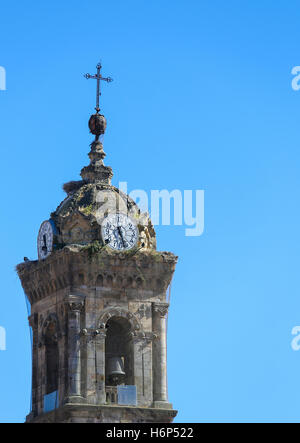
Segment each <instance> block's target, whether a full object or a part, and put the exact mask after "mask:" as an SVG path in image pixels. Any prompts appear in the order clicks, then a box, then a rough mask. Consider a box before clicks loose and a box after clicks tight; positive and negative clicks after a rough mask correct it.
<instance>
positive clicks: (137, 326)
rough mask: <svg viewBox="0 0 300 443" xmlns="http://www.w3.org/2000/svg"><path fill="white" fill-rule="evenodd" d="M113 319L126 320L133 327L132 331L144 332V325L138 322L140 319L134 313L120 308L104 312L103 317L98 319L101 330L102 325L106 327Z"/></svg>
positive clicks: (110, 308) (111, 308) (107, 309)
mask: <svg viewBox="0 0 300 443" xmlns="http://www.w3.org/2000/svg"><path fill="white" fill-rule="evenodd" d="M111 317H123V318H126V319H127V320H128V321H129V323H130V325H131V331H140V330H142V325H141V323H140V321H139V320H138V318H137V317H136V316H135V315H134V314H133V313H132V312H130V311H128V310H127V309H125V308H121V307H118V306H115V307H109V308H106V309H104V311H103V312H102V314H101V316H100V317H99V319H98V325H99V328H101V325H102V324H104V325H106V323H107V322H108V320H109V319H110V318H111Z"/></svg>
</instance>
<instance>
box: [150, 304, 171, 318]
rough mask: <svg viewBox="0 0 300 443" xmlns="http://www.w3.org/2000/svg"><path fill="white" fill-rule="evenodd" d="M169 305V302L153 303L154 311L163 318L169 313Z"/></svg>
mask: <svg viewBox="0 0 300 443" xmlns="http://www.w3.org/2000/svg"><path fill="white" fill-rule="evenodd" d="M169 306H170V305H169V303H153V308H154V312H157V313H158V314H159V315H160V316H161V317H162V318H163V317H165V316H166V315H167V313H168V310H169Z"/></svg>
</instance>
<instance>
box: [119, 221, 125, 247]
mask: <svg viewBox="0 0 300 443" xmlns="http://www.w3.org/2000/svg"><path fill="white" fill-rule="evenodd" d="M118 233H119V235H120V237H121V240H122V243H123V248H125V243H124V238H123V234H122V230H121V227H120V226H118Z"/></svg>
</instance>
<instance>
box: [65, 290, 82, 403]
mask: <svg viewBox="0 0 300 443" xmlns="http://www.w3.org/2000/svg"><path fill="white" fill-rule="evenodd" d="M67 305H68V307H69V316H68V396H67V397H68V399H67V402H68V403H76V402H82V400H83V398H82V397H81V358H80V338H81V337H80V335H81V334H80V331H81V311H82V310H83V307H84V296H78V295H69V296H68V298H67Z"/></svg>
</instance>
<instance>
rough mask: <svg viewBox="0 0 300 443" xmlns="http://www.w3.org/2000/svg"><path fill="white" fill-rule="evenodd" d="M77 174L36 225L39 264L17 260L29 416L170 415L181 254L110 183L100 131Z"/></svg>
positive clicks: (117, 419)
mask: <svg viewBox="0 0 300 443" xmlns="http://www.w3.org/2000/svg"><path fill="white" fill-rule="evenodd" d="M96 110H97V113H96V114H94V115H92V117H91V119H90V121H89V127H90V130H91V132H92V133H93V134H94V135H95V141H94V142H93V143H92V144H91V151H90V154H89V157H90V164H89V166H87V167H84V168H83V169H82V171H81V177H82V180H80V181H76V182H69V183H67V184H65V185H64V190H65V191H66V193H67V197H66V198H65V200H64V201H63V202H62V203H61V204H60V205H59V206H58V208H57V209H56V211H55V212H53V213H52V214H51V215H50V219H49V220H48V221H46V222H44V223H43V224H42V226H41V229H40V232H39V236H38V254H39V259H38V260H36V261H26V262H24V263H21V264H19V265H18V266H17V272H18V275H19V277H20V280H21V283H22V286H23V289H24V292H25V294H26V296H27V298H28V300H29V302H30V304H31V315H30V317H29V323H30V326H31V329H32V410H31V412H30V414H29V415H28V417H27V421H28V422H43V423H45V422H52V423H55V422H67V423H79V422H84V423H101V422H104V423H122V422H123V423H133V422H135V423H136V422H139V423H142V422H163V423H168V422H172V421H173V418H174V417H175V415H176V411H174V410H173V408H172V405H171V404H170V403H169V401H168V393H167V355H166V316H167V313H168V307H169V304H168V303H167V300H166V293H167V288H168V286H169V285H170V282H171V279H172V276H173V273H174V270H175V266H176V261H177V257H176V256H174V255H173V254H172V253H169V252H158V251H157V250H156V237H155V231H154V229H153V225H152V223H151V220H150V219H149V216H148V214H142V213H141V211H140V210H139V208H138V207H137V205H136V204H135V202H134V201H133V200H132V199H131V198H129V197H128V196H127V195H125V194H124V193H122V192H121V191H120V190H119V189H117V188H116V187H114V186H112V185H111V179H112V176H113V174H112V169H111V168H110V167H107V166H105V165H104V163H103V159H104V157H105V153H104V151H103V145H102V142H101V141H99V138H100V136H102V135H103V134H104V132H105V128H106V120H105V118H104V116H103V115H101V114H100V113H99V111H100V109H99V106H98V109H97V108H96Z"/></svg>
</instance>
